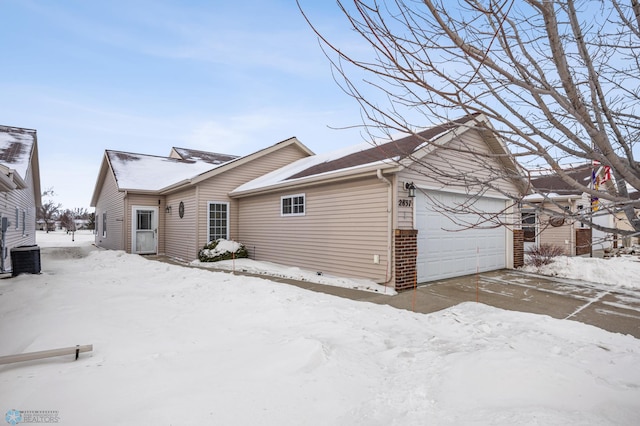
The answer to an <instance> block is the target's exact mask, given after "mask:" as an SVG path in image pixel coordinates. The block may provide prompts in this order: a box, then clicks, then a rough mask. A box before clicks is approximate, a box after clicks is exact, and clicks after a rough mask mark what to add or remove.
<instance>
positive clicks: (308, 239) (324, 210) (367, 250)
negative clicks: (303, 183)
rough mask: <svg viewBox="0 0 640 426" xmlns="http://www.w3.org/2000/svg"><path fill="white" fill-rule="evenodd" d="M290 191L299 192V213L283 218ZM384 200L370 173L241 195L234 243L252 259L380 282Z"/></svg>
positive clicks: (384, 246) (385, 256) (385, 234)
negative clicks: (301, 207)
mask: <svg viewBox="0 0 640 426" xmlns="http://www.w3.org/2000/svg"><path fill="white" fill-rule="evenodd" d="M295 194H304V195H305V204H306V205H305V215H304V216H284V217H283V216H282V215H281V197H282V196H289V195H295ZM387 200H388V187H387V185H385V184H383V183H382V182H381V181H380V180H378V179H377V178H375V177H372V178H368V179H360V180H357V181H351V182H343V183H334V184H328V185H322V186H315V187H309V188H298V189H294V190H291V191H283V192H278V193H272V194H266V195H259V196H253V197H247V198H242V199H240V223H241V228H240V230H239V241H240V242H242V243H244V244H245V245H246V246H247V249H248V250H249V252H250V255H251V257H253V258H255V259H256V260H261V261H272V262H277V263H281V264H284V265H290V266H297V267H301V268H304V269H310V270H312V271H317V272H323V273H328V274H335V275H342V276H349V277H362V278H368V279H371V280H374V281H377V282H384V281H385V280H387V279H389V277H387V276H386V267H387V262H388V260H389V259H388V245H389V240H388V238H389V232H388V229H389V228H388V213H387V204H388V201H387ZM374 255H377V256H379V257H380V264H374Z"/></svg>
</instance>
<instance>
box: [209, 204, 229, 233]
mask: <svg viewBox="0 0 640 426" xmlns="http://www.w3.org/2000/svg"><path fill="white" fill-rule="evenodd" d="M208 238H209V240H208V241H215V240H219V239H220V238H223V239H225V240H228V239H229V203H214V202H210V203H209V232H208Z"/></svg>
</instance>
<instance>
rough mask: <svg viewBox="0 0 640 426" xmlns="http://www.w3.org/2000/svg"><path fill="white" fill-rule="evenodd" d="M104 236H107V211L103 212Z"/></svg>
mask: <svg viewBox="0 0 640 426" xmlns="http://www.w3.org/2000/svg"><path fill="white" fill-rule="evenodd" d="M102 237H103V238H106V237H107V212H102Z"/></svg>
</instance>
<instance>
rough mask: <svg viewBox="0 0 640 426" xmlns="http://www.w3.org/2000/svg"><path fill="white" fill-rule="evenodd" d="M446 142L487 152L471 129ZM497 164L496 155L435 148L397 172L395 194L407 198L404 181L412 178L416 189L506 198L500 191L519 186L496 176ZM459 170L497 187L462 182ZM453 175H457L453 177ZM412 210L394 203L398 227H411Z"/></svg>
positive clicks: (512, 190) (509, 191) (457, 146)
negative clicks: (396, 206)
mask: <svg viewBox="0 0 640 426" xmlns="http://www.w3.org/2000/svg"><path fill="white" fill-rule="evenodd" d="M449 146H450V147H452V148H463V147H464V148H465V149H471V150H474V151H475V152H478V153H480V154H488V153H490V150H489V148H488V147H487V145H486V144H485V142H484V140H483V139H482V138H481V137H480V134H479V133H478V132H476V131H473V130H471V131H467V132H465V133H464V134H463V136H462V137H461V138H458V139H454V140H452V141H451V142H450V145H449ZM500 167H501V165H500V163H499V162H498V160H497V159H495V158H491V157H487V156H484V155H478V156H474V155H472V154H468V153H461V152H458V151H451V150H436V151H434V152H431V153H429V154H428V155H427V156H426V157H424V158H423V159H422V160H421V161H418V162H416V163H415V164H413V165H411V166H410V167H408V168H406V169H404V170H402V171H401V172H399V173H398V175H397V185H396V190H397V197H398V200H401V199H403V198H404V199H407V191H406V190H405V189H404V183H405V182H413V183H414V184H415V186H416V187H417V188H418V189H417V190H418V191H420V189H422V190H426V189H435V190H440V191H445V192H455V193H463V194H464V193H468V194H470V195H476V194H478V193H482V195H483V196H488V197H497V198H506V196H505V195H504V194H503V193H510V194H518V192H519V190H518V188H517V187H516V185H515V183H514V182H513V181H512V180H510V179H504V178H502V177H500V176H501V175H500V174H501V173H503V172H501V171H499V170H501V169H500ZM462 174H471V175H473V178H474V179H478V178H479V179H482V180H487V181H491V182H492V184H494V185H496V186H497V187H498V189H499V190H493V189H491V190H487V191H486V192H483V191H484V189H483V188H480V187H474V186H469V185H466V184H465V180H464V179H463V178H461V176H455V175H462ZM456 177H458V178H459V179H455V178H456ZM414 201H415V200H414ZM506 206H507V205H506V204H505V207H506ZM510 210H511V209H510ZM414 211H415V210H414V208H413V206H411V207H400V206H399V207H398V209H397V217H396V222H397V225H398V228H400V229H411V228H413V212H414Z"/></svg>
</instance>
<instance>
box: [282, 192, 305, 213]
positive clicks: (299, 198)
mask: <svg viewBox="0 0 640 426" xmlns="http://www.w3.org/2000/svg"><path fill="white" fill-rule="evenodd" d="M280 206H281V215H282V216H304V214H305V195H304V194H296V195H285V196H284V197H281V198H280Z"/></svg>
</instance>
